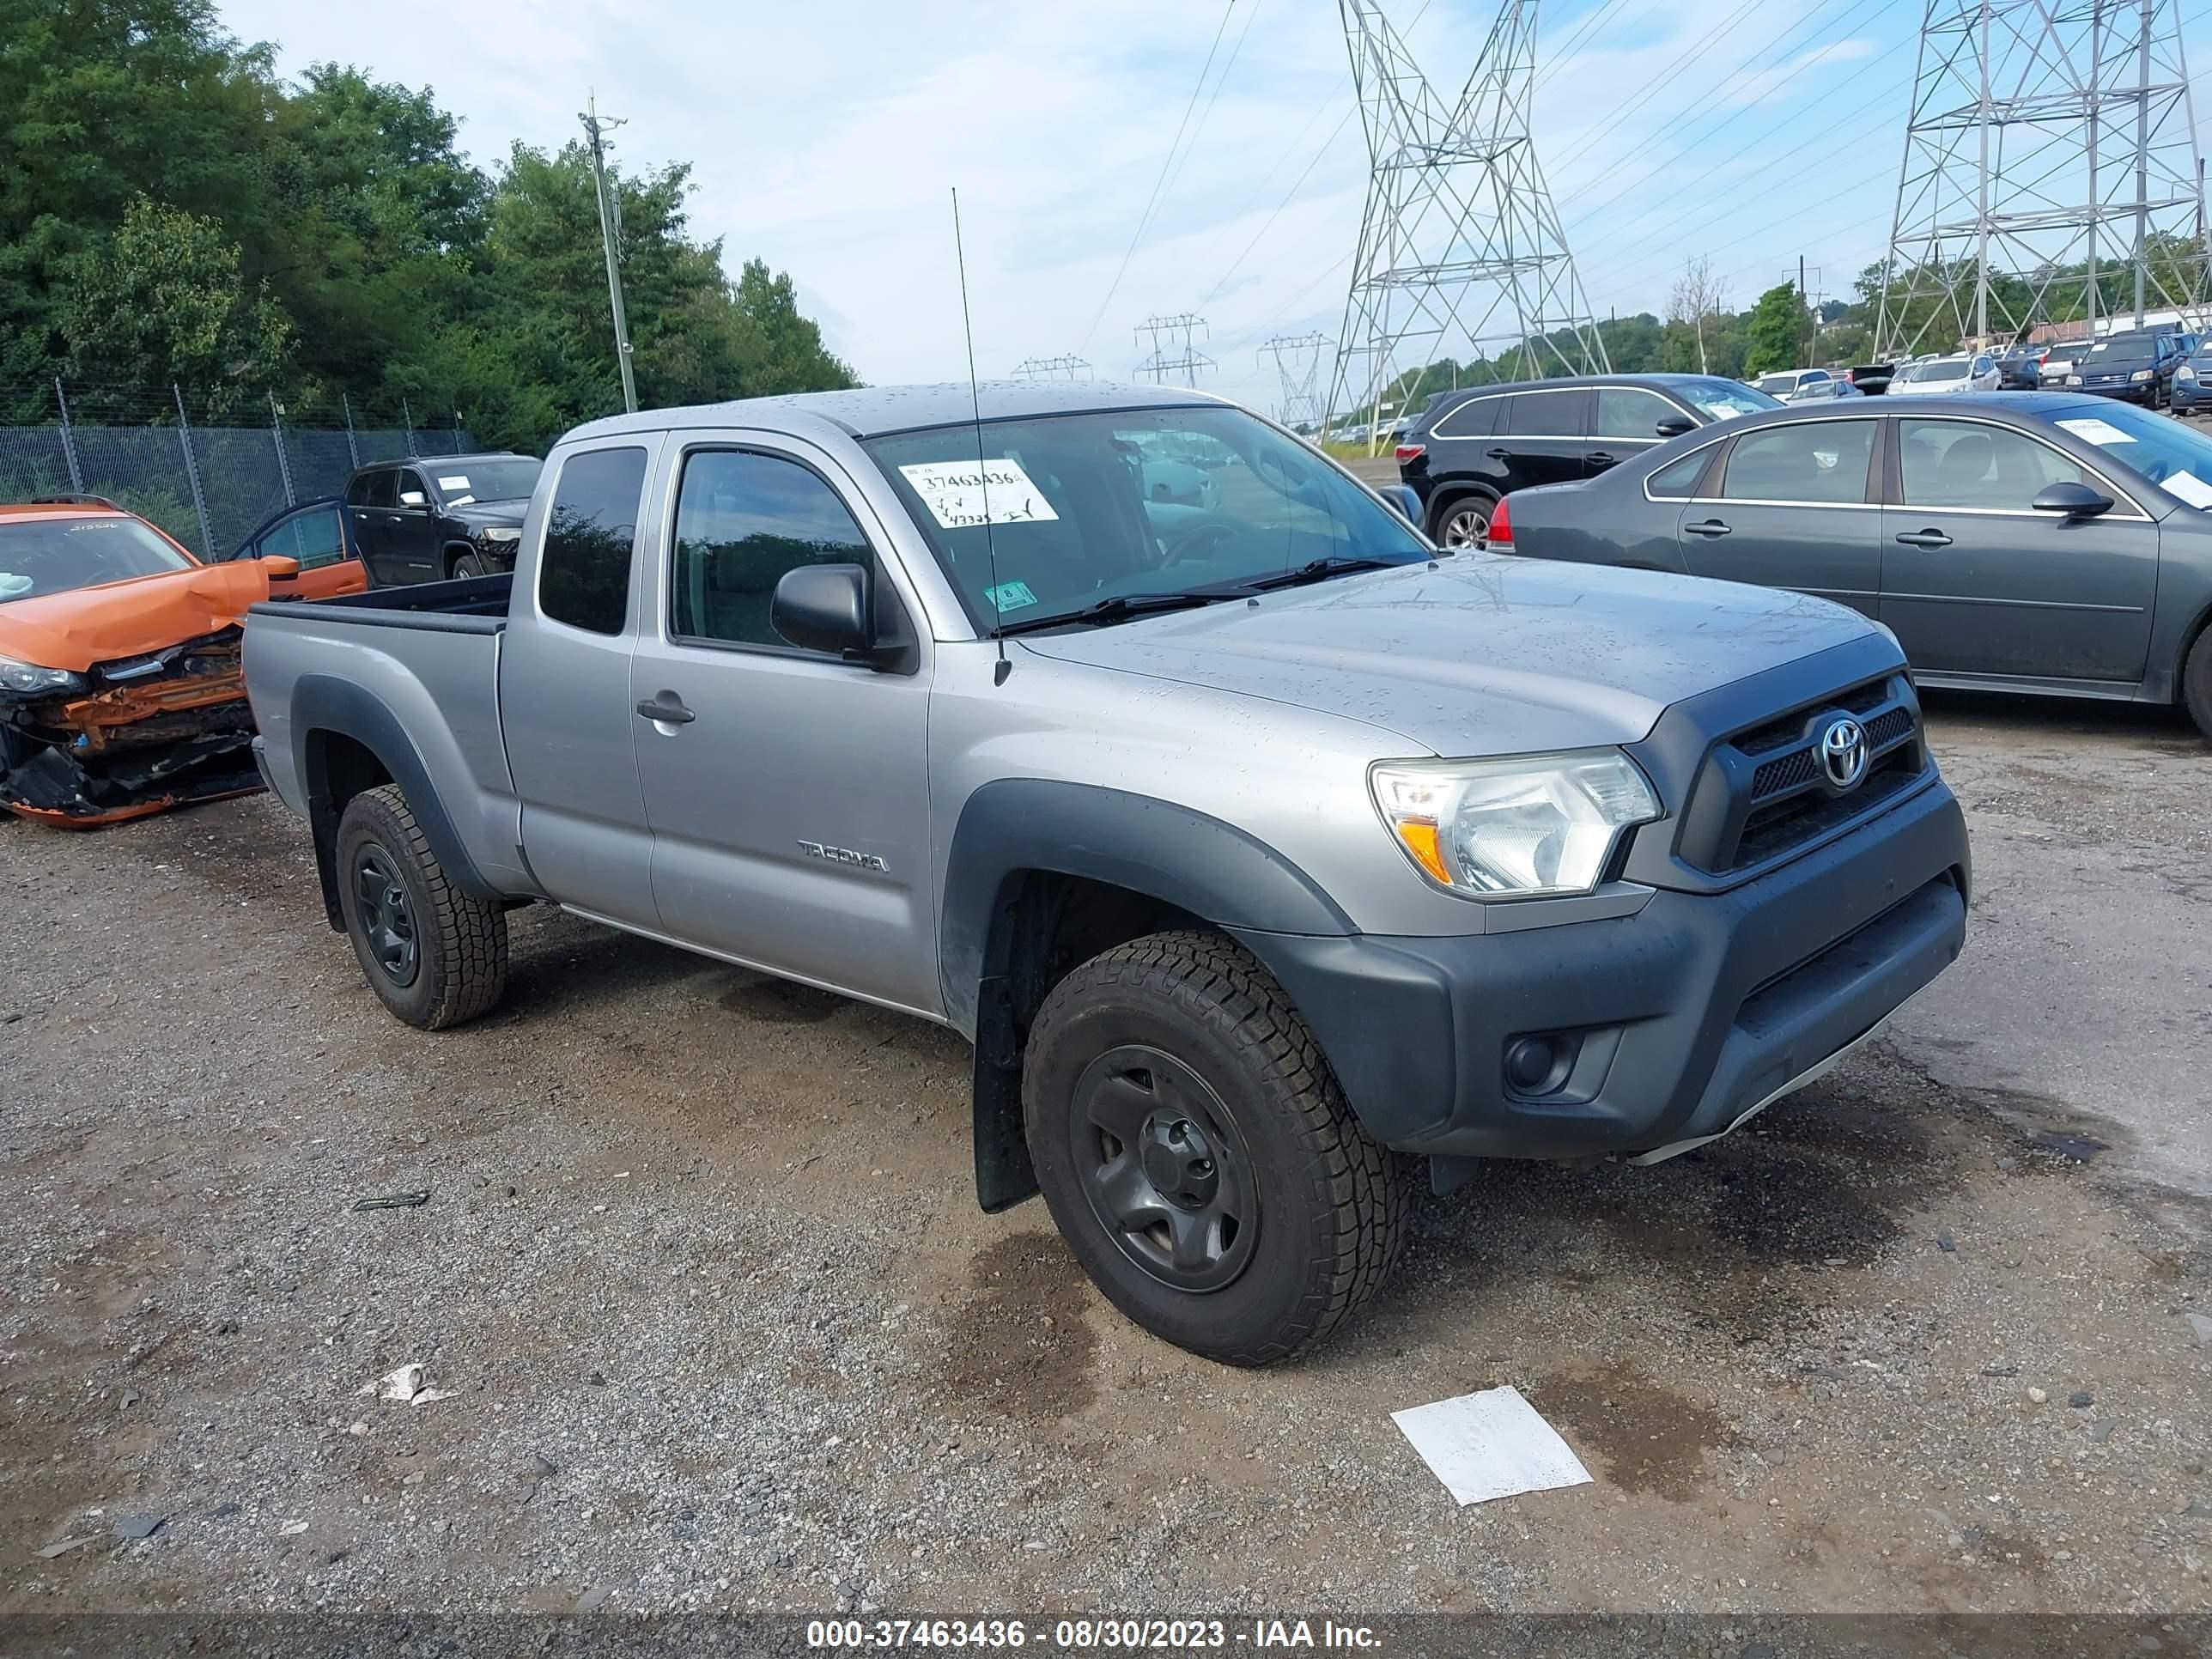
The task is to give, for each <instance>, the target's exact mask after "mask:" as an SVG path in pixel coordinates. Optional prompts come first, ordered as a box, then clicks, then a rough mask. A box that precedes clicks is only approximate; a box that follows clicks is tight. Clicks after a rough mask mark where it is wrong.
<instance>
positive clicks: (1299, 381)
mask: <svg viewBox="0 0 2212 1659" xmlns="http://www.w3.org/2000/svg"><path fill="white" fill-rule="evenodd" d="M1335 349H1336V342H1335V341H1334V340H1332V339H1330V338H1329V337H1328V335H1326V334H1297V335H1290V334H1278V335H1276V336H1275V337H1273V339H1271V340H1267V341H1264V342H1262V343H1261V347H1260V355H1261V356H1262V357H1273V359H1274V360H1275V371H1276V373H1277V374H1279V375H1281V376H1282V380H1283V401H1282V404H1281V405H1280V406H1279V408H1278V409H1277V410H1276V411H1275V414H1276V418H1277V419H1279V420H1280V421H1281V422H1282V423H1283V424H1284V425H1285V426H1287V427H1290V428H1292V429H1294V430H1296V429H1299V428H1303V429H1304V430H1305V431H1308V432H1318V431H1320V430H1321V424H1322V418H1323V417H1324V416H1327V414H1328V410H1325V409H1323V408H1322V397H1321V366H1322V361H1323V360H1324V358H1325V356H1327V355H1328V354H1329V353H1331V352H1334V350H1335Z"/></svg>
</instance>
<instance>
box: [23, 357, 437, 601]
mask: <svg viewBox="0 0 2212 1659" xmlns="http://www.w3.org/2000/svg"><path fill="white" fill-rule="evenodd" d="M0 407H5V408H7V409H9V410H11V411H13V414H14V416H15V422H16V423H15V424H9V425H0V501H29V500H32V499H33V498H34V497H36V496H40V495H100V496H105V497H106V499H107V500H109V501H113V502H115V503H116V504H117V505H118V507H128V508H129V509H130V510H131V512H133V513H138V514H140V515H141V516H142V517H144V518H148V519H150V520H153V521H154V522H155V524H157V525H159V526H161V528H162V529H164V530H166V531H167V532H169V533H170V534H171V535H172V536H174V537H175V538H177V539H178V540H179V541H180V542H182V543H183V544H185V546H186V547H190V548H196V549H197V550H199V552H200V553H201V555H202V556H204V557H207V558H210V559H212V558H218V557H221V556H222V555H224V554H226V553H228V552H230V551H231V550H233V549H234V548H236V547H237V546H239V545H240V544H241V543H242V542H244V541H245V540H246V537H247V536H248V535H249V534H250V533H251V532H252V531H253V529H254V528H255V527H256V526H258V525H259V524H260V523H261V522H262V521H263V520H265V519H267V518H269V517H270V515H272V514H274V513H279V512H282V511H283V509H284V508H286V507H295V506H297V505H298V504H299V503H300V502H301V501H313V500H315V499H316V498H317V497H319V496H323V495H339V494H341V493H343V490H344V489H345V484H346V479H347V477H349V475H350V474H351V473H352V472H353V471H354V469H355V468H356V467H360V466H366V465H369V464H370V463H371V462H374V461H393V460H400V459H404V458H406V457H408V456H413V455H421V456H437V455H459V454H463V453H467V452H469V451H471V450H472V449H474V448H476V447H477V441H476V437H475V435H473V434H472V433H471V432H470V431H469V429H468V428H467V427H466V426H465V425H464V424H463V423H462V421H461V418H460V416H459V413H458V412H456V413H452V414H449V415H448V416H446V418H445V419H444V420H443V421H442V422H437V421H429V420H424V419H422V418H421V417H420V416H418V413H417V411H416V410H414V409H412V408H410V406H408V404H406V403H405V402H404V400H402V402H401V403H400V404H399V405H398V407H397V408H386V407H383V406H366V405H356V404H355V403H354V402H353V401H352V400H351V398H349V397H348V396H347V395H345V394H344V393H331V394H329V395H327V396H317V397H313V398H300V399H297V400H294V401H286V400H281V399H279V398H275V397H273V396H272V397H269V398H265V399H264V404H263V406H259V407H257V406H255V405H254V404H251V403H243V402H242V400H240V399H239V398H236V397H234V396H233V397H229V398H226V399H224V401H223V403H222V404H221V405H220V406H219V407H217V406H214V405H212V404H210V400H208V399H205V398H195V397H193V396H191V394H188V393H185V392H181V391H180V390H179V389H178V388H176V387H174V386H172V387H169V388H167V390H166V391H156V390H149V389H147V388H145V387H118V386H77V385H75V384H71V383H64V382H63V381H60V380H56V381H53V382H52V383H51V384H50V385H49V386H45V387H29V388H27V387H23V386H12V387H9V388H7V389H6V390H5V391H4V392H0ZM195 410H197V415H196V414H195ZM204 417H205V418H204Z"/></svg>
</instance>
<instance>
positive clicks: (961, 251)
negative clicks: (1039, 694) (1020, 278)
mask: <svg viewBox="0 0 2212 1659" xmlns="http://www.w3.org/2000/svg"><path fill="white" fill-rule="evenodd" d="M952 257H953V258H954V259H956V260H957V261H958V263H959V266H960V329H961V331H962V332H963V334H965V335H966V336H967V337H968V404H969V408H971V409H973V410H975V481H976V483H978V484H980V485H981V487H982V491H983V562H984V565H985V567H986V568H987V569H988V570H989V571H990V573H991V592H990V600H991V637H992V639H993V640H994V641H997V643H998V647H999V663H998V666H997V667H995V668H994V669H993V670H992V671H991V684H994V685H1004V684H1006V676H1007V675H1009V674H1011V673H1012V672H1013V671H1014V665H1013V664H1012V663H1011V662H1009V661H1007V660H1006V635H1003V634H1001V633H1000V631H999V620H998V619H999V616H1000V611H999V547H998V543H997V541H996V539H995V538H994V537H993V535H992V533H991V467H990V463H988V462H987V461H986V460H985V459H983V393H982V392H981V389H980V388H979V387H978V386H976V384H975V324H974V323H972V322H970V321H969V319H968V254H967V250H966V249H965V248H963V246H961V242H960V186H959V185H954V186H953V187H952Z"/></svg>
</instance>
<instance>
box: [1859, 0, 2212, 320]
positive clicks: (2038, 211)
mask: <svg viewBox="0 0 2212 1659" xmlns="http://www.w3.org/2000/svg"><path fill="white" fill-rule="evenodd" d="M2203 212H2204V182H2203V171H2202V168H2201V165H2200V163H2199V161H2198V158H2197V141H2196V133H2195V118H2194V115H2193V112H2192V111H2191V102H2190V94H2189V72H2188V68H2187V65H2186V64H2185V62H2184V60H2183V57H2182V45H2181V7H2180V4H2179V0H1927V5H1926V9H1925V11H1924V13H1923V16H1922V20H1921V26H1920V63H1919V69H1918V70H1917V74H1916V76H1915V77H1914V81H1913V90H1912V113H1911V119H1910V121H1909V123H1908V125H1906V127H1905V159H1904V161H1903V163H1902V164H1901V165H1900V167H1899V171H1898V184H1897V210H1896V213H1895V215H1894V216H1893V220H1892V222H1891V229H1890V238H1889V257H1888V258H1887V262H1886V263H1885V264H1884V267H1883V281H1882V294H1881V308H1880V311H1879V312H1878V313H1877V317H1876V322H1875V348H1876V349H1877V351H1878V352H1882V351H1887V352H1891V353H1896V354H1903V353H1907V352H1911V351H1913V350H1916V349H1927V348H1930V347H1933V348H1940V349H1950V348H1952V347H1954V346H1955V345H1958V344H1960V343H1962V342H1965V341H1968V340H1972V341H1974V342H1977V343H1981V344H1987V343H1991V342H1992V341H1994V340H1998V339H2012V338H2017V337H2020V336H2021V334H2023V333H2024V332H2025V331H2027V329H2028V328H2029V327H2030V326H2031V325H2033V324H2036V323H2039V322H2046V321H2052V320H2064V319H2074V318H2086V319H2087V322H2088V325H2089V331H2090V332H2091V333H2094V332H2095V331H2096V325H2097V319H2098V318H2099V316H2100V315H2106V316H2109V315H2112V314H2113V313H2117V312H2123V311H2124V312H2127V313H2131V314H2132V315H2133V317H2134V319H2135V320H2136V323H2137V324H2140V323H2141V322H2142V318H2143V314H2144V312H2145V310H2146V308H2147V307H2150V308H2155V309H2160V310H2172V311H2179V312H2181V313H2185V314H2187V315H2191V316H2193V317H2197V318H2200V319H2201V318H2202V316H2203V313H2204V311H2205V307H2206V304H2207V300H2208V295H2207V292H2206V279H2205V264H2206V247H2205V243H2204V234H2203ZM2115 275H2117V276H2118V292H2117V295H2108V294H2107V292H2106V286H2105V285H2106V280H2107V279H2108V278H2111V277H2112V276H2115Z"/></svg>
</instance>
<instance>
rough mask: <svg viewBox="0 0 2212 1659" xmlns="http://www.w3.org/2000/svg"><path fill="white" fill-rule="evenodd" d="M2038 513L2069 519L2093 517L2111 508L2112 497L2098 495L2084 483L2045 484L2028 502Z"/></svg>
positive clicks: (2107, 511) (2109, 510)
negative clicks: (2061, 515) (2059, 515)
mask: <svg viewBox="0 0 2212 1659" xmlns="http://www.w3.org/2000/svg"><path fill="white" fill-rule="evenodd" d="M2028 505H2029V506H2030V507H2033V508H2034V509H2035V510H2036V511H2037V512H2039V513H2062V514H2063V515H2064V516H2065V517H2066V518H2067V519H2069V520H2074V519H2093V518H2095V517H2096V516H2097V515H2098V514H2099V513H2109V512H2111V511H2112V497H2111V496H2110V495H2099V494H2098V493H2097V492H2096V491H2095V490H2093V489H2090V488H2089V486H2088V485H2087V484H2085V483H2054V484H2045V485H2044V486H2043V488H2042V489H2039V490H2038V491H2036V493H2035V499H2034V500H2033V501H2030V502H2029V503H2028Z"/></svg>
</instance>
